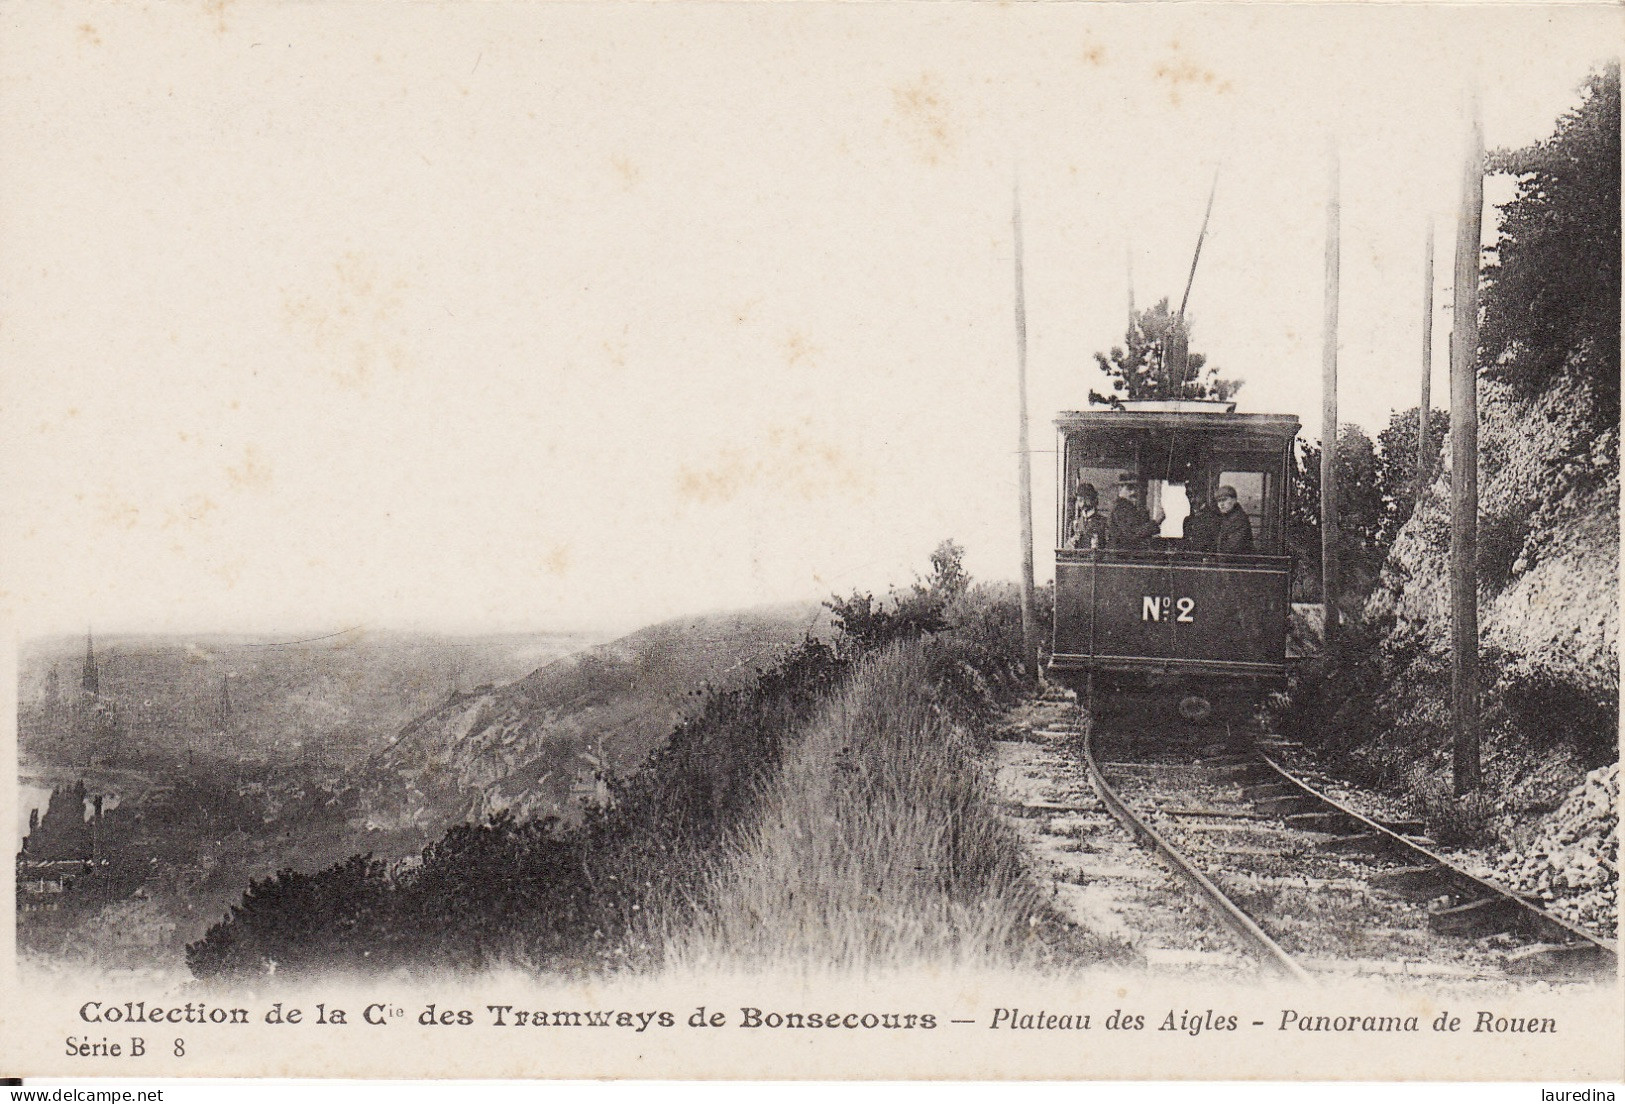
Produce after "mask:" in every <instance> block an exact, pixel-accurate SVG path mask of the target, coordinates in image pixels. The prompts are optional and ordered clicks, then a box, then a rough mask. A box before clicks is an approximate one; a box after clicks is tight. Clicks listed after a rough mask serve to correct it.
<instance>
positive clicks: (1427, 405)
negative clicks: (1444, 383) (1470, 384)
mask: <svg viewBox="0 0 1625 1104" xmlns="http://www.w3.org/2000/svg"><path fill="white" fill-rule="evenodd" d="M1432 393H1433V217H1432V216H1431V215H1430V216H1428V241H1427V252H1426V256H1425V259H1424V260H1423V264H1422V399H1421V401H1420V402H1419V403H1417V406H1416V425H1417V429H1416V508H1417V509H1421V507H1422V496H1423V495H1424V494H1426V493H1427V489H1428V484H1429V483H1431V482H1432V478H1431V477H1432V475H1433V462H1432V456H1431V446H1432V443H1431V442H1430V441H1429V440H1428V431H1429V429H1431V428H1432V427H1431V426H1429V425H1428V421H1429V419H1430V417H1431V416H1432V413H1433V410H1432V403H1433V394H1432Z"/></svg>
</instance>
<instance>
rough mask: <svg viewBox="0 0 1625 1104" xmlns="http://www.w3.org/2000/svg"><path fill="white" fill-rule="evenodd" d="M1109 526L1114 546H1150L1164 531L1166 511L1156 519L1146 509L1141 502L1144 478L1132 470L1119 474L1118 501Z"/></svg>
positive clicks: (1114, 505) (1114, 506)
mask: <svg viewBox="0 0 1625 1104" xmlns="http://www.w3.org/2000/svg"><path fill="white" fill-rule="evenodd" d="M1109 526H1110V528H1109V532H1110V536H1111V544H1112V547H1113V548H1146V547H1148V546H1149V545H1150V543H1151V538H1152V537H1154V536H1156V535H1157V534H1159V533H1161V532H1162V511H1161V510H1158V511H1157V516H1156V517H1155V518H1153V517H1151V516H1150V515H1149V514H1147V513H1146V512H1145V507H1144V506H1141V505H1140V481H1139V480H1138V479H1136V478H1135V477H1134V476H1133V475H1132V474H1130V473H1129V472H1124V473H1123V474H1122V475H1120V476H1118V477H1117V502H1116V503H1114V504H1113V506H1112V517H1111V522H1110V523H1109Z"/></svg>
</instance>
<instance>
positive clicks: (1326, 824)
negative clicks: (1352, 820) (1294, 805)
mask: <svg viewBox="0 0 1625 1104" xmlns="http://www.w3.org/2000/svg"><path fill="white" fill-rule="evenodd" d="M1282 819H1284V820H1285V821H1286V826H1287V827H1288V828H1301V829H1303V830H1305V831H1309V832H1333V833H1335V831H1336V830H1337V829H1346V828H1347V827H1348V823H1349V818H1348V817H1347V815H1345V814H1343V813H1289V814H1287V816H1285V817H1284V818H1282Z"/></svg>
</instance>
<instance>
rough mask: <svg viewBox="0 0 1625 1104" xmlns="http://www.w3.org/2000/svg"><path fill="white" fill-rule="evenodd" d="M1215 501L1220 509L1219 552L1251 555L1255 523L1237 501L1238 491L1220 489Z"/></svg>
mask: <svg viewBox="0 0 1625 1104" xmlns="http://www.w3.org/2000/svg"><path fill="white" fill-rule="evenodd" d="M1214 501H1215V502H1216V503H1217V504H1218V507H1219V542H1218V550H1219V551H1220V552H1223V553H1235V554H1245V553H1250V552H1251V551H1252V550H1253V523H1252V519H1250V518H1249V517H1248V516H1247V511H1246V510H1244V509H1242V507H1241V503H1240V502H1238V501H1237V499H1236V489H1235V488H1234V487H1229V486H1226V487H1220V488H1219V493H1218V494H1217V495H1215V496H1214Z"/></svg>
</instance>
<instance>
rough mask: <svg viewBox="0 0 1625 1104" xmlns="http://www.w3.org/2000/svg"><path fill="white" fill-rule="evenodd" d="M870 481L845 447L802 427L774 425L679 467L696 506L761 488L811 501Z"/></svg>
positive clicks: (683, 488) (681, 487)
mask: <svg viewBox="0 0 1625 1104" xmlns="http://www.w3.org/2000/svg"><path fill="white" fill-rule="evenodd" d="M867 486H868V477H867V476H866V475H865V474H864V472H863V470H862V469H861V468H859V467H858V466H857V465H856V464H854V463H853V462H852V460H851V459H850V458H849V457H848V456H847V455H846V454H845V453H844V452H842V451H841V450H840V449H838V448H836V447H835V446H834V445H830V444H827V443H825V442H821V441H817V440H814V439H813V438H811V437H809V436H807V434H806V433H804V432H803V431H801V430H800V429H784V428H774V429H771V430H769V431H768V432H767V434H766V436H765V437H764V438H763V439H762V440H761V442H760V443H758V444H754V445H751V446H749V447H740V448H726V449H722V450H721V451H719V452H718V453H717V455H716V457H715V459H714V460H712V461H711V462H710V463H709V464H707V465H705V466H704V467H702V468H690V467H687V466H685V467H682V468H680V469H678V472H677V495H678V497H679V498H680V499H682V500H683V501H684V502H685V503H692V504H695V505H703V504H709V503H725V502H731V501H733V500H734V499H737V498H739V497H740V496H741V495H743V494H745V493H747V492H749V491H752V490H757V489H768V490H771V491H774V492H777V493H778V494H780V495H783V496H788V497H792V498H799V499H803V500H813V499H820V498H828V497H830V496H833V495H837V494H845V493H852V492H856V491H862V490H864V489H865V488H866V487H867Z"/></svg>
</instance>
